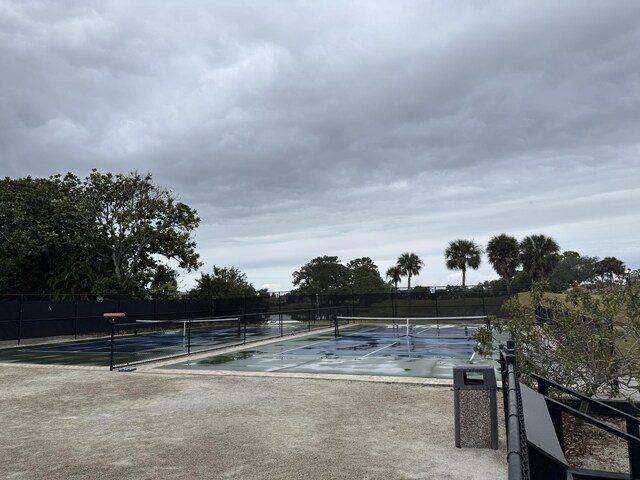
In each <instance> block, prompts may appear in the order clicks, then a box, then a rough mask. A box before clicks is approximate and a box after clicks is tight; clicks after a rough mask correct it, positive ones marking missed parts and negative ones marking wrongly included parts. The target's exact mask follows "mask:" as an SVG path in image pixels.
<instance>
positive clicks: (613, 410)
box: [530, 373, 640, 424]
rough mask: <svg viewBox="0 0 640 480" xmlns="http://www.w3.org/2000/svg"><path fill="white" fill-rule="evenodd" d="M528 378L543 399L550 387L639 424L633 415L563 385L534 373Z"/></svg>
mask: <svg viewBox="0 0 640 480" xmlns="http://www.w3.org/2000/svg"><path fill="white" fill-rule="evenodd" d="M530 376H531V378H534V379H535V380H537V381H538V393H540V394H541V395H544V396H545V397H548V396H549V389H548V386H551V387H553V388H555V389H556V390H560V391H561V392H564V393H568V394H569V395H572V396H574V397H576V398H579V399H580V400H583V401H585V402H590V403H593V404H595V405H598V406H599V407H601V408H604V409H605V410H606V411H608V412H611V413H615V416H616V417H621V418H624V419H626V420H631V421H633V422H637V423H639V424H640V419H639V418H637V417H634V416H633V415H629V414H628V413H626V412H623V411H622V410H618V409H617V408H615V407H612V406H611V405H607V404H606V403H604V402H601V401H600V400H597V399H595V398H592V397H588V396H586V395H583V394H582V393H579V392H576V391H575V390H572V389H570V388H568V387H565V386H564V385H560V384H559V383H556V382H554V381H553V380H549V379H548V378H545V377H542V376H540V375H537V374H535V373H532V374H530ZM541 382H542V384H541ZM542 385H544V387H542Z"/></svg>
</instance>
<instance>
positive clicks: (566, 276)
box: [549, 250, 598, 292]
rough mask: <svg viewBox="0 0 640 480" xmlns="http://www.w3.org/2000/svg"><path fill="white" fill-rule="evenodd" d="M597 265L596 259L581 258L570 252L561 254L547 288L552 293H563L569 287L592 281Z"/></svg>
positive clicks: (577, 254)
mask: <svg viewBox="0 0 640 480" xmlns="http://www.w3.org/2000/svg"><path fill="white" fill-rule="evenodd" d="M597 263H598V259H597V258H596V257H587V256H585V257H582V256H580V254H579V253H578V252H573V251H570V250H569V251H566V252H563V253H562V255H561V256H560V260H559V261H558V264H557V265H556V267H555V268H554V269H553V272H551V275H550V276H549V288H550V289H551V291H552V292H563V291H565V290H566V289H568V288H570V287H575V286H577V285H580V284H581V283H583V282H586V281H589V280H592V279H593V278H594V277H595V275H596V273H595V267H596V264H597Z"/></svg>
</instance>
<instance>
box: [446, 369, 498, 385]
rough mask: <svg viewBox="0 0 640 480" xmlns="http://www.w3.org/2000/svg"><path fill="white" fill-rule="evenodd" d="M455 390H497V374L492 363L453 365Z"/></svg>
mask: <svg viewBox="0 0 640 480" xmlns="http://www.w3.org/2000/svg"><path fill="white" fill-rule="evenodd" d="M453 388H454V390H496V374H495V370H494V368H493V367H492V366H491V365H456V366H454V367H453Z"/></svg>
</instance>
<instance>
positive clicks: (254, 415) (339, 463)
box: [0, 364, 506, 480]
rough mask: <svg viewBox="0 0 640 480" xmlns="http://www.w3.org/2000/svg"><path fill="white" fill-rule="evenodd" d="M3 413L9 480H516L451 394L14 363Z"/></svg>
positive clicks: (1, 458)
mask: <svg viewBox="0 0 640 480" xmlns="http://www.w3.org/2000/svg"><path fill="white" fill-rule="evenodd" d="M498 397H500V395H499V396H498ZM0 412H1V414H0V415H1V416H0V472H2V476H3V478H8V479H20V480H22V479H40V478H47V479H50V480H55V479H80V478H81V479H94V478H95V479H105V478H117V479H121V480H125V479H136V480H138V479H165V478H166V479H194V478H208V479H235V478H238V479H243V480H244V479H248V480H250V479H296V480H298V479H303V480H313V479H385V480H388V479H456V480H462V479H469V480H471V479H492V480H493V479H500V478H506V464H505V461H504V459H505V450H504V438H503V431H502V430H503V429H502V426H503V424H502V423H500V435H501V440H500V446H501V449H500V450H497V451H492V450H485V449H457V448H455V447H454V426H453V423H454V417H453V391H452V390H451V388H450V387H429V386H425V385H420V384H398V383H396V384H391V383H371V382H354V381H345V380H316V379H301V378H269V377H247V376H245V377H237V376H209V375H185V374H181V373H180V372H178V373H163V374H157V373H151V372H144V371H137V372H132V373H121V372H108V371H105V370H104V369H92V368H71V367H69V368H58V367H54V368H52V367H41V366H28V365H8V364H4V365H0Z"/></svg>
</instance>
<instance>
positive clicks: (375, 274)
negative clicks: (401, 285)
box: [347, 257, 386, 291]
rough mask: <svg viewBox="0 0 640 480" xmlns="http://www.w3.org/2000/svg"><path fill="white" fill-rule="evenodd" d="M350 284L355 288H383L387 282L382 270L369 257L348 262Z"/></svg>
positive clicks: (350, 286) (362, 289)
mask: <svg viewBox="0 0 640 480" xmlns="http://www.w3.org/2000/svg"><path fill="white" fill-rule="evenodd" d="M347 274H348V277H349V279H348V282H349V284H348V286H349V288H351V289H353V290H361V291H364V290H382V289H384V288H385V286H386V284H385V283H384V280H383V279H382V277H381V276H380V271H379V270H378V267H377V265H376V264H375V263H373V260H371V259H370V258H369V257H362V258H356V259H354V260H351V261H350V262H349V263H347Z"/></svg>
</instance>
